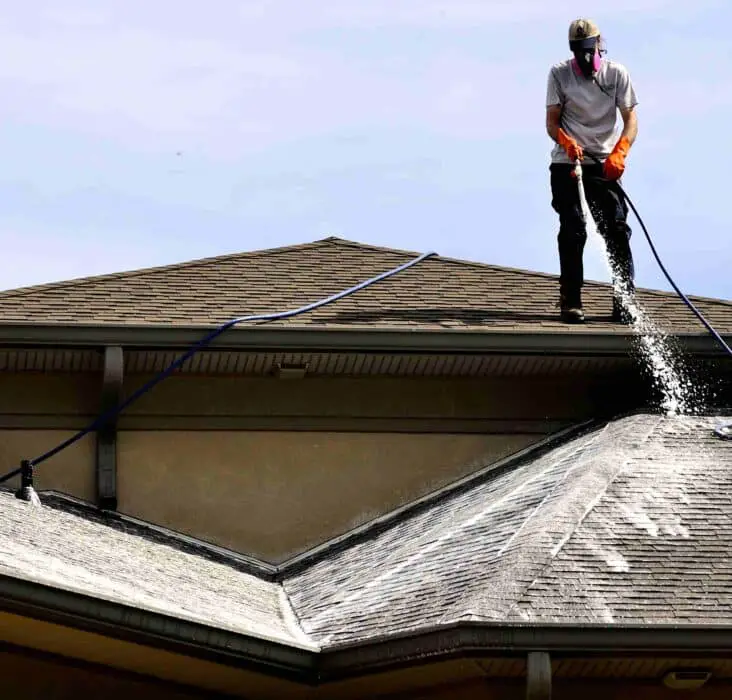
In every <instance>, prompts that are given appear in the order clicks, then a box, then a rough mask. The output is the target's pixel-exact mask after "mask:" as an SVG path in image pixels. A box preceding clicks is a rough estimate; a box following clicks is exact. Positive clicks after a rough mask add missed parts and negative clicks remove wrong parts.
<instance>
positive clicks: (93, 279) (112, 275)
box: [0, 236, 340, 300]
mask: <svg viewBox="0 0 732 700" xmlns="http://www.w3.org/2000/svg"><path fill="white" fill-rule="evenodd" d="M337 240H340V239H337V238H336V237H335V236H328V237H326V238H321V239H318V240H315V241H307V242H305V243H293V244H292V245H286V246H278V247H276V248H257V249H255V250H245V251H240V252H238V253H224V254H222V255H212V256H208V257H204V258H196V259H194V260H185V261H183V262H177V263H170V264H167V265H154V266H152V267H142V268H138V269H134V270H123V271H121V272H109V273H105V274H101V275H88V276H85V277H77V278H74V279H69V280H59V281H57V282H45V283H43V284H36V285H32V286H28V287H17V288H15V289H6V290H2V291H0V300H2V299H7V298H10V297H16V296H23V295H25V294H34V293H36V292H43V291H50V290H59V289H66V288H68V287H80V286H83V285H85V284H96V283H97V282H106V281H108V280H115V279H130V278H132V277H140V276H143V275H147V274H157V273H159V272H170V271H172V270H182V269H185V268H189V267H199V266H204V265H211V264H215V263H219V262H222V261H228V260H233V259H238V258H256V257H259V256H269V255H280V254H283V253H289V252H290V251H293V250H303V249H308V248H320V247H322V246H323V245H324V244H325V245H327V244H333V243H334V242H335V241H337Z"/></svg>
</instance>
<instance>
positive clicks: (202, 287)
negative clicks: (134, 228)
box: [0, 238, 732, 333]
mask: <svg viewBox="0 0 732 700" xmlns="http://www.w3.org/2000/svg"><path fill="white" fill-rule="evenodd" d="M418 254H419V253H418V252H408V251H401V250H394V249H390V248H381V247H377V246H370V245H363V244H360V243H354V242H351V241H346V240H342V239H339V238H326V239H323V240H320V241H315V242H312V243H305V244H301V245H294V246H288V247H283V248H274V249H269V250H263V251H254V252H245V253H240V254H233V255H225V256H220V257H215V258H207V259H203V260H194V261H191V262H187V263H182V264H176V265H169V266H165V267H158V268H150V269H144V270H138V271H133V272H122V273H117V274H111V275H103V276H98V277H89V278H84V279H79V280H71V281H68V282H59V283H53V284H45V285H40V286H35V287H28V288H24V289H16V290H8V291H4V292H0V324H2V323H18V322H21V323H60V324H100V325H101V324H131V325H169V324H170V325H178V326H191V325H196V326H198V325H201V326H211V325H217V324H220V323H223V322H225V321H228V320H230V319H232V318H237V317H240V316H244V315H248V314H252V313H268V312H277V311H285V310H289V309H294V308H299V307H301V306H303V305H305V304H309V303H312V302H315V301H318V300H319V299H322V298H324V297H326V296H329V295H332V294H336V293H338V292H340V291H342V290H344V289H346V288H349V287H351V286H353V285H355V284H358V283H360V282H362V281H364V280H366V279H369V278H371V277H373V276H376V275H378V274H380V273H383V272H386V271H387V270H390V269H392V268H394V267H396V266H398V265H402V264H404V263H406V262H408V261H409V260H412V259H413V258H415V257H417V255H418ZM691 298H692V300H693V302H694V303H695V305H696V306H697V307H698V308H699V310H700V311H701V312H702V313H703V314H704V316H705V317H706V318H707V320H708V321H709V322H710V323H711V324H712V325H713V326H714V327H715V328H716V329H717V330H718V331H719V332H722V333H728V332H732V302H730V301H724V300H715V299H704V298H698V297H691ZM557 299H558V284H557V277H556V276H555V275H549V274H543V273H538V272H530V271H526V270H516V269H511V268H505V267H499V266H496V265H487V264H482V263H475V262H470V261H464V260H454V259H452V258H445V257H441V256H437V257H432V258H428V259H427V260H424V261H422V262H421V263H419V264H418V265H416V266H414V267H411V268H409V269H407V270H405V271H403V272H401V273H399V274H398V275H395V276H394V277H390V278H388V279H386V280H383V281H381V282H379V283H377V284H375V285H373V286H371V287H368V288H366V289H363V290H361V291H359V292H357V293H356V294H354V295H352V296H349V297H346V298H344V299H341V300H339V301H337V302H335V303H333V304H330V305H327V306H324V307H322V308H319V309H316V310H315V311H312V312H309V313H307V314H305V315H301V316H297V317H293V318H290V319H286V320H280V321H277V322H275V323H273V324H272V325H280V326H281V325H287V326H290V327H292V326H305V327H308V328H323V327H327V328H364V329H373V328H378V329H383V328H387V329H411V330H430V329H432V330H439V329H453V330H466V331H475V330H497V331H512V330H516V331H541V330H546V331H554V332H563V333H582V332H583V331H584V330H585V328H590V329H591V330H592V331H595V332H596V331H604V330H607V331H618V329H619V327H618V325H617V324H612V323H611V322H610V311H611V288H610V286H609V285H608V284H603V283H595V282H588V283H587V285H586V287H585V291H584V301H585V306H586V315H587V320H588V323H589V325H588V326H587V327H585V328H583V327H575V326H567V325H566V324H563V323H560V322H559V321H558V320H557V317H558V309H557V308H556V302H557ZM638 300H639V301H640V304H641V306H642V308H643V309H644V310H646V311H647V312H648V314H649V315H650V316H651V317H652V318H653V319H654V320H655V321H656V322H657V323H658V325H659V326H660V327H661V329H662V330H665V331H667V332H674V333H679V332H690V333H696V332H698V333H706V330H705V329H704V327H703V326H702V325H701V324H700V323H699V321H698V320H697V319H696V317H695V316H694V315H693V314H692V313H691V312H690V311H689V309H687V307H686V306H685V305H684V304H683V302H682V301H681V300H679V299H678V297H677V296H676V295H675V294H673V293H667V292H661V291H654V290H639V292H638ZM620 330H621V331H622V332H626V331H627V329H626V328H624V327H620Z"/></svg>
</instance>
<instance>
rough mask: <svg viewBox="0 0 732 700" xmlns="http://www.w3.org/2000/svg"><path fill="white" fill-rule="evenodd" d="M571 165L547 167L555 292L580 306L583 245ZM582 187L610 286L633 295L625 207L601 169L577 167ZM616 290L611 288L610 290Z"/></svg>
mask: <svg viewBox="0 0 732 700" xmlns="http://www.w3.org/2000/svg"><path fill="white" fill-rule="evenodd" d="M573 169H574V166H572V165H565V164H562V163H552V164H551V165H550V166H549V171H550V177H551V190H552V207H553V209H554V211H556V212H557V214H559V234H558V236H557V242H558V244H559V266H560V278H559V288H560V293H561V295H562V296H563V297H564V298H565V299H566V300H567V302H568V303H570V304H572V305H579V304H580V303H581V289H582V285H583V282H584V267H583V264H582V254H583V252H584V248H585V243H586V241H587V229H586V226H585V220H584V215H583V212H582V205H581V204H580V199H579V189H578V185H577V180H576V178H574V177H572V170H573ZM582 182H583V184H584V189H585V198H586V199H587V204H588V206H589V208H590V213H591V214H592V218H593V219H594V221H595V225H596V226H597V231H598V233H599V234H600V235H601V236H602V237H603V239H604V240H605V245H606V247H607V251H608V254H609V256H610V267H611V269H612V271H613V284H615V283H616V281H618V278H619V281H620V282H621V283H622V284H623V285H624V288H625V289H626V290H627V291H628V292H632V291H633V290H634V280H635V270H634V266H633V254H632V252H631V249H630V237H631V229H630V226H628V221H627V219H628V205H627V203H626V202H625V198H624V197H623V195H622V193H621V192H620V190H619V189H618V187H617V185H616V183H615V182H612V181H608V180H606V179H605V178H604V175H603V172H602V165H600V164H597V163H587V164H586V165H583V166H582ZM616 289H617V285H616Z"/></svg>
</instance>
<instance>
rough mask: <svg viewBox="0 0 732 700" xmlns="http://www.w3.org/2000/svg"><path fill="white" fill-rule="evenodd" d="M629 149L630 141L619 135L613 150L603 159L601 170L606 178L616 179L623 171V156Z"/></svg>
mask: <svg viewBox="0 0 732 700" xmlns="http://www.w3.org/2000/svg"><path fill="white" fill-rule="evenodd" d="M629 150H630V141H628V139H627V138H626V137H625V136H621V137H620V139H619V140H618V142H617V143H616V144H615V148H613V152H612V153H611V154H610V155H609V156H608V157H607V158H606V159H605V165H604V166H603V171H604V172H605V177H606V178H607V179H608V180H618V179H619V178H620V176H621V175H622V174H623V172H625V158H626V156H627V155H628V151H629Z"/></svg>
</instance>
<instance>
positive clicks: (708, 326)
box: [585, 151, 732, 357]
mask: <svg viewBox="0 0 732 700" xmlns="http://www.w3.org/2000/svg"><path fill="white" fill-rule="evenodd" d="M585 154H586V155H588V156H589V157H590V158H592V159H593V160H594V161H595V162H596V163H597V164H598V165H602V161H601V160H600V159H599V158H598V157H597V156H595V155H593V154H592V153H588V152H587V151H585ZM593 177H594V176H593ZM597 179H599V180H601V181H604V182H612V183H614V185H615V186H616V187H617V188H618V190H619V191H620V193H621V194H622V195H623V198H624V199H625V201H626V202H627V203H628V206H629V207H630V208H631V209H632V210H633V213H634V214H635V216H636V218H637V219H638V223H639V224H640V225H641V228H642V229H643V233H644V234H645V236H646V239H647V240H648V245H649V246H650V247H651V252H652V253H653V257H654V258H656V262H657V263H658V266H659V267H660V268H661V271H662V272H663V274H664V275H665V276H666V279H667V280H668V281H669V284H670V285H671V286H672V287H673V288H674V291H675V292H676V294H678V295H679V297H680V298H681V300H682V301H683V302H684V303H685V304H686V305H687V306H688V307H689V309H691V311H692V312H693V313H694V314H695V315H696V317H697V318H698V319H699V320H700V321H701V322H702V323H703V324H704V326H705V328H706V329H707V330H708V331H709V332H710V333H711V334H712V336H714V338H715V339H716V341H717V342H718V343H719V344H720V345H721V346H722V347H723V348H724V350H725V351H726V352H727V353H728V354H729V355H730V357H732V349H731V348H730V347H729V345H727V343H725V342H724V339H723V338H722V336H721V335H719V333H717V331H716V330H714V328H713V327H712V325H711V324H710V323H709V322H708V321H707V319H706V318H704V316H703V315H702V313H701V312H700V311H699V310H698V309H697V308H696V307H695V306H694V304H692V303H691V301H690V300H689V299H688V298H687V297H686V295H685V294H684V293H683V292H682V291H681V290H680V289H679V288H678V286H677V285H676V282H674V280H673V278H672V277H671V275H670V274H669V273H668V270H666V267H665V266H664V264H663V263H662V262H661V258H660V257H659V255H658V252H657V251H656V246H655V245H654V244H653V241H652V240H651V236H650V234H649V233H648V229H647V228H646V225H645V224H644V223H643V219H642V218H641V215H640V214H639V213H638V210H637V209H636V208H635V205H634V204H633V202H632V200H631V199H630V197H629V196H628V193H627V192H626V191H625V190H624V189H623V187H622V185H621V184H620V182H618V181H617V180H610V179H609V178H606V177H598V178H597Z"/></svg>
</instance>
